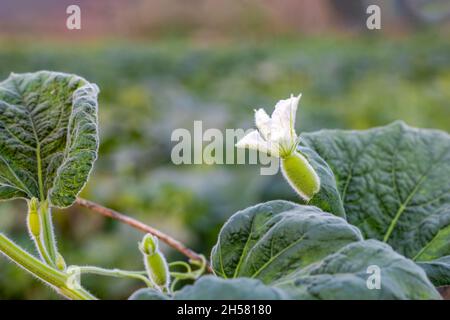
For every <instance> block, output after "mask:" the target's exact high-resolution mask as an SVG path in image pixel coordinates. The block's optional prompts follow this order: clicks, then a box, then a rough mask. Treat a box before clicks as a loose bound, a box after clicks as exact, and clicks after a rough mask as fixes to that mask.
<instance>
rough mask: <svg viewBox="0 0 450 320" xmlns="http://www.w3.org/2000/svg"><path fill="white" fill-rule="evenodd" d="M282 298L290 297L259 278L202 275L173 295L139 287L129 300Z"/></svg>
mask: <svg viewBox="0 0 450 320" xmlns="http://www.w3.org/2000/svg"><path fill="white" fill-rule="evenodd" d="M164 299H175V300H283V299H290V297H289V296H288V295H287V294H286V293H285V292H284V291H283V290H281V289H277V288H272V287H270V286H266V285H264V284H263V283H262V282H261V281H260V280H256V279H248V278H237V279H229V280H225V279H222V278H218V277H215V276H211V275H209V276H203V277H201V278H200V279H198V280H197V281H196V282H195V283H194V284H193V285H188V286H185V287H183V289H181V290H180V291H177V292H176V293H175V294H174V296H173V297H170V298H169V297H168V296H164V295H162V294H161V293H160V292H158V291H156V290H155V289H151V288H146V289H140V290H138V291H136V292H135V293H133V294H132V295H131V297H130V300H164Z"/></svg>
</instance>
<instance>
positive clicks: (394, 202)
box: [302, 122, 450, 278]
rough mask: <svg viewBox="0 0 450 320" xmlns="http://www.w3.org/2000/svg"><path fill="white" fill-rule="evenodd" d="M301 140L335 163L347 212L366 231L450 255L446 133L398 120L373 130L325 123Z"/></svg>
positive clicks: (423, 255) (428, 255) (403, 248)
mask: <svg viewBox="0 0 450 320" xmlns="http://www.w3.org/2000/svg"><path fill="white" fill-rule="evenodd" d="M302 140H303V142H304V144H306V145H307V146H309V147H310V148H312V149H314V150H315V151H316V152H317V153H318V154H319V155H320V156H321V157H322V158H323V159H325V160H326V161H327V162H328V164H329V165H330V167H331V168H332V170H333V172H334V174H335V176H336V180H337V181H338V188H339V190H340V192H341V197H342V201H343V203H344V207H345V211H346V215H347V219H348V221H349V222H350V223H351V224H353V225H356V226H358V227H359V228H360V230H361V232H362V233H363V234H364V236H365V237H367V238H375V239H379V240H382V241H385V242H387V243H389V244H390V245H391V246H392V247H393V248H394V249H395V250H397V251H398V252H400V253H402V254H404V255H405V256H407V257H409V258H412V259H414V260H416V261H432V260H434V259H438V258H442V257H445V256H448V255H450V136H449V135H448V134H447V133H445V132H441V131H437V130H427V129H415V128H411V127H409V126H407V125H405V124H404V123H402V122H395V123H393V124H391V125H388V126H386V127H380V128H375V129H371V130H367V131H340V130H322V131H319V132H316V133H309V134H304V135H303V136H302ZM447 261H448V260H447ZM433 266H434V265H433V264H431V265H430V264H428V268H427V270H431V268H432V267H433ZM448 269H450V268H448ZM439 270H440V272H442V270H443V269H442V262H441V263H440V265H439ZM447 278H449V275H447Z"/></svg>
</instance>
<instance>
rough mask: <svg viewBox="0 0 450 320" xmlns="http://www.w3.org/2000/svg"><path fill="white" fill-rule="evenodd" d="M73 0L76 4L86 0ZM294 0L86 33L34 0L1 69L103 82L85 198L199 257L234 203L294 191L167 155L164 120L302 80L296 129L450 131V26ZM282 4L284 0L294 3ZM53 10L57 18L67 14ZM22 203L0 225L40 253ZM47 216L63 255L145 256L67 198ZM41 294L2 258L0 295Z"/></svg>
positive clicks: (103, 292)
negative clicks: (274, 12) (373, 22)
mask: <svg viewBox="0 0 450 320" xmlns="http://www.w3.org/2000/svg"><path fill="white" fill-rule="evenodd" d="M49 2H52V1H44V3H49ZM63 2H64V1H63ZM78 2H80V5H81V7H82V10H83V4H86V3H87V2H83V1H78ZM113 2H114V3H116V4H117V3H119V2H115V1H113ZM300 2H301V3H303V4H302V6H299V5H298V4H297V6H296V7H294V8H297V9H296V10H299V16H298V17H297V18H290V19H288V16H287V15H286V14H287V13H289V11H290V10H284V11H283V12H285V13H284V14H285V15H286V16H285V17H286V19H285V20H283V19H278V20H277V19H275V18H273V17H272V16H271V15H269V14H265V13H264V12H265V11H264V10H263V9H264V8H265V7H264V8H261V7H260V5H259V4H257V2H255V1H249V2H245V3H246V6H245V7H239V6H238V7H236V3H238V4H239V2H237V1H231V2H230V3H229V4H228V5H227V4H223V3H222V7H223V8H229V9H230V10H231V9H233V10H235V11H237V12H238V13H239V14H238V15H236V14H235V15H234V16H233V15H231V17H233V19H228V20H226V19H225V20H220V21H221V24H220V26H219V27H217V26H214V25H211V21H210V20H211V18H210V19H209V20H208V21H206V22H205V21H203V20H202V19H201V17H200V18H196V17H195V16H194V17H190V16H189V17H190V18H189V19H187V18H186V19H185V20H183V19H179V18H174V17H185V15H183V11H181V13H179V12H178V13H177V14H178V15H173V16H170V15H168V17H165V19H162V18H161V19H160V20H158V23H157V24H155V25H153V24H151V23H150V24H146V23H144V22H145V21H146V20H145V19H144V20H145V21H144V22H142V21H141V20H142V19H141V20H138V19H133V17H134V16H133V15H132V14H131V13H130V14H129V15H130V16H129V19H130V20H126V19H125V18H123V19H124V20H120V22H119V23H115V24H114V28H112V29H111V30H109V31H108V29H107V28H106V31H105V30H103V29H102V28H101V27H98V26H97V27H98V28H97V29H96V28H94V27H92V29H90V27H89V26H91V25H92V24H89V23H90V22H89V21H90V20H88V21H87V23H86V25H87V27H85V28H83V29H82V31H80V32H79V33H78V34H73V33H71V31H67V30H63V28H62V29H61V28H59V29H55V30H53V29H51V28H50V29H49V28H47V24H49V23H50V22H48V21H47V20H45V18H46V17H47V16H46V15H47V14H49V13H48V12H46V13H43V12H41V13H40V12H39V11H37V13H36V14H37V17H40V20H39V19H37V20H34V21H37V22H28V24H26V23H25V24H20V23H16V22H14V20H13V19H11V20H8V19H7V20H6V22H5V21H3V22H2V23H3V25H2V32H0V79H5V78H6V77H8V75H9V73H10V72H16V73H20V72H31V71H37V70H42V69H47V70H55V71H63V72H70V73H76V74H78V75H81V76H83V77H85V78H86V79H88V80H89V81H91V82H95V83H97V85H98V86H99V87H100V89H101V93H100V97H99V124H100V134H101V145H100V154H99V158H98V160H97V162H96V165H95V169H94V171H93V174H92V176H91V178H90V181H89V183H88V185H87V186H86V188H85V189H84V191H83V193H82V196H83V197H85V198H88V199H91V200H94V201H96V202H99V203H101V204H103V205H106V206H108V207H111V208H114V209H116V210H119V211H122V212H124V213H127V214H129V215H131V216H133V217H136V218H138V219H140V220H142V221H144V222H146V223H148V224H150V225H152V226H154V227H157V228H160V229H161V230H164V231H165V232H167V233H169V234H171V235H173V236H174V237H176V238H177V239H179V240H182V241H183V242H185V243H186V244H187V245H189V246H190V247H192V248H194V249H195V250H197V251H198V252H201V253H203V254H205V255H206V256H208V255H209V252H210V250H211V247H212V246H213V245H214V243H215V241H216V236H217V233H218V230H219V229H220V227H221V226H222V224H223V223H224V222H225V221H226V219H227V218H228V217H229V216H230V215H231V214H233V213H234V212H235V211H237V210H239V209H242V208H245V207H247V206H249V205H253V204H255V203H258V202H261V201H266V200H271V199H280V198H281V199H290V200H294V201H295V200H296V197H295V194H294V192H293V191H291V190H290V189H289V188H288V186H287V185H286V184H285V183H284V182H283V181H282V179H281V178H280V176H261V175H259V167H258V166H256V165H246V166H244V165H211V166H208V165H181V166H176V165H174V164H172V162H171V159H170V154H171V149H172V147H173V146H174V144H175V143H174V142H171V140H170V137H171V133H172V131H173V130H174V129H176V128H187V129H188V130H193V121H194V120H202V121H203V128H204V130H205V129H206V128H219V129H221V130H224V129H225V128H251V127H252V126H253V109H254V108H257V107H264V108H265V109H266V110H267V111H270V110H271V109H272V108H273V106H274V104H275V103H276V102H277V101H278V100H279V99H282V98H287V97H288V96H290V94H291V93H293V94H298V93H300V92H302V93H303V97H302V100H301V102H300V106H299V111H298V114H297V130H298V132H302V131H313V130H320V129H322V128H343V129H365V128H369V127H372V126H378V125H384V124H387V123H389V122H392V121H394V120H397V119H402V120H404V121H405V122H407V123H408V124H410V125H413V126H418V127H432V128H438V129H442V130H446V131H448V130H449V128H450V102H449V101H450V37H449V36H448V35H449V33H448V26H446V25H445V24H443V23H441V22H439V23H437V24H435V23H428V22H427V21H422V22H421V23H417V22H414V21H412V22H411V21H410V20H411V19H410V20H399V19H400V16H398V15H396V14H397V13H396V12H397V11H393V10H394V9H393V8H391V7H389V8H387V9H386V10H387V11H386V12H389V15H387V16H388V17H390V18H389V19H390V20H388V22H387V23H386V26H384V25H383V29H382V30H377V31H368V30H366V29H365V22H362V23H363V27H361V25H359V24H358V21H360V20H361V19H363V18H364V17H365V15H364V14H365V12H360V11H357V12H356V13H355V14H354V16H352V17H353V18H355V17H356V18H358V17H359V20H358V19H353V20H355V21H356V22H355V21H353V20H352V19H350V18H348V17H347V18H342V16H341V14H342V12H339V10H337V9H336V8H334V6H332V5H330V2H328V1H319V2H312V1H300ZM344 2H345V1H344ZM14 3H16V4H17V3H20V1H18V2H12V1H5V2H3V1H0V17H2V16H3V17H5V16H8V17H9V16H10V15H12V16H14V14H15V15H19V14H22V11H20V10H25V9H23V7H20V8H18V7H14ZM52 3H53V4H55V3H54V2H52ZM136 3H142V1H138V2H136ZM144 3H146V2H145V1H144ZM147 3H149V2H147ZM150 3H153V4H155V3H160V5H162V4H161V2H160V1H159V2H158V1H154V2H152V1H150ZM168 3H170V4H176V3H178V4H179V3H180V2H179V1H169V2H168ZM252 3H253V6H252V5H251V4H252ZM284 3H285V4H284V5H285V6H286V7H287V8H289V3H292V1H284ZM317 3H322V4H323V5H324V6H326V4H328V5H330V6H329V7H327V8H328V11H329V12H328V11H327V12H328V15H326V17H325V18H324V17H322V18H317V20H315V21H313V22H312V24H311V23H310V24H305V25H304V24H302V22H301V21H297V20H296V19H300V17H307V16H308V14H307V13H308V12H309V13H310V14H311V12H312V13H314V12H315V14H316V16H317V10H318V9H317V8H316V7H315V6H317ZM291 5H292V4H291ZM122 7H123V6H122ZM122 7H120V5H119V9H120V8H122ZM5 8H8V11H5ZM108 8H109V7H108ZM177 8H178V7H177ZM182 8H184V7H182ZM255 8H257V10H256V9H255ZM282 8H284V7H282ZM333 8H334V9H333ZM383 8H384V7H383ZM2 9H3V11H2ZM141 9H142V8H141ZM86 10H87V9H86ZM109 10H112V9H111V8H110V9H109ZM142 10H143V9H142ZM165 10H166V11H164V12H167V10H169V9H167V8H165ZM183 10H186V11H184V12H185V13H186V16H188V15H187V11H188V9H186V8H185V9H183ZM308 10H309V11H308ZM314 10H315V11H314ZM388 10H389V11H388ZM397 10H398V9H397ZM191 11H194V12H195V9H192V8H191V9H190V11H189V12H191ZM218 11H220V10H218ZM231 11H232V10H231ZM32 12H36V11H32ZM82 12H83V11H82ZM108 12H109V11H108ZM214 12H215V11H213V12H212V13H211V14H219V13H220V12H219V13H217V12H216V13H214ZM232 12H234V11H232ZM330 12H331V13H330ZM400 12H401V11H400ZM87 14H89V12H88V13H87ZM220 14H222V13H220ZM61 15H62V16H61V17H59V16H57V17H59V18H58V19H60V20H61V21H63V18H64V17H65V14H64V11H63V12H62V13H61ZM166 15H167V14H166ZM153 16H158V14H155V13H153ZM101 17H103V16H102V15H100V18H99V16H98V15H97V18H96V19H99V20H98V21H102V20H101V19H102V18H101ZM282 17H283V16H282ZM319 17H320V15H319ZM337 17H339V19H338V18H337ZM395 17H397V18H398V19H397V20H396V19H394V18H395ZM403 18H404V17H403ZM403 18H402V19H403ZM58 19H56V20H55V21H59V20H58ZM89 19H94V18H89ZM196 19H197V20H196ZM305 19H306V18H305ZM327 19H328V20H327ZM134 20H137V21H141V25H138V26H136V28H135V29H133V28H131V29H130V26H129V25H128V24H125V22H123V21H128V22H130V23H132V22H133V23H137V22H136V21H134ZM280 20H281V22H280ZM336 20H337V22H336ZM8 21H9V22H8ZM39 21H41V22H42V21H46V23H44V24H42V23H41V24H39V23H38V22H39ZM193 21H194V22H195V23H194V22H193ZM236 21H237V22H240V24H237V25H236ZM292 21H293V22H294V23H293V22H292ZM362 21H364V20H362ZM399 21H400V22H399ZM284 22H285V23H284ZM343 22H345V23H343ZM349 22H351V23H349ZM35 23H36V24H35ZM61 23H62V22H61ZM105 23H106V22H105ZM314 23H316V26H317V28H314ZM50 24H51V23H50ZM0 25H1V23H0ZM355 25H356V26H355ZM34 26H36V28H34ZM236 26H239V27H236ZM307 26H308V27H307ZM27 28H28V29H27ZM27 30H28V31H27ZM124 30H126V31H124ZM317 30H319V31H320V32H316V31H317ZM116 33H117V34H116ZM205 34H206V35H205ZM25 213H26V210H25V204H24V202H23V201H13V202H3V203H0V228H1V229H0V231H1V232H5V233H6V234H8V235H9V236H11V237H12V238H14V239H15V240H16V241H17V242H18V243H20V244H21V245H23V246H24V247H25V248H26V249H28V250H30V251H31V252H34V248H33V246H32V243H31V241H30V240H29V238H28V235H27V232H26V227H25ZM55 225H56V234H57V238H58V242H59V246H60V250H61V252H62V254H63V255H64V257H65V258H66V260H67V263H68V264H79V265H98V266H102V267H109V268H112V267H117V268H127V269H142V268H143V266H142V262H141V257H140V253H139V251H138V248H137V241H138V240H139V239H140V238H141V236H142V235H141V234H140V233H139V232H137V231H135V230H133V229H131V228H130V227H128V226H125V225H121V224H119V223H118V222H115V221H111V220H108V219H106V218H103V217H101V216H98V215H95V214H93V213H89V212H88V211H86V210H84V209H81V208H79V207H76V206H73V207H71V208H69V209H66V210H60V211H55ZM164 251H165V253H166V254H167V255H168V257H169V260H177V259H184V257H182V256H180V255H179V254H177V253H175V252H174V251H172V250H169V249H168V248H167V247H164ZM83 281H84V283H86V285H87V287H88V288H89V289H90V290H92V292H93V293H95V294H98V295H99V296H101V297H107V298H111V299H118V298H126V297H127V296H128V295H129V294H130V293H131V292H132V291H133V290H135V289H137V288H139V286H140V283H139V282H133V281H129V280H119V279H113V278H111V279H108V278H100V277H98V276H86V277H85V278H83ZM45 298H49V299H55V298H58V297H57V296H56V294H54V293H52V291H51V290H49V289H48V288H46V287H45V286H44V285H42V284H41V283H39V282H38V281H36V280H34V279H33V278H31V276H29V275H28V274H26V273H25V272H23V271H22V270H20V269H18V268H17V267H16V266H14V265H12V264H9V263H8V262H7V261H6V260H5V259H3V258H1V259H0V299H45Z"/></svg>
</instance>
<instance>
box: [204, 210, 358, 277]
mask: <svg viewBox="0 0 450 320" xmlns="http://www.w3.org/2000/svg"><path fill="white" fill-rule="evenodd" d="M330 230H331V231H332V232H329V231H330ZM361 239H362V237H361V234H360V232H359V230H358V229H357V228H355V227H354V226H351V225H349V224H348V223H347V222H346V221H345V220H344V219H342V218H339V217H336V216H334V215H332V214H330V213H325V212H323V211H321V210H320V209H319V208H316V207H312V206H303V205H297V204H294V203H292V202H288V201H271V202H267V203H263V204H258V205H256V206H254V207H250V208H247V209H245V210H242V211H239V212H237V213H236V214H234V215H233V216H232V217H231V218H230V219H229V220H228V222H227V223H226V224H225V225H224V226H223V228H222V230H221V232H220V235H219V241H218V243H217V245H216V246H215V247H214V248H213V250H212V265H213V268H214V270H215V271H216V273H217V274H219V275H221V276H222V277H225V278H236V277H250V278H258V279H261V280H262V281H263V282H265V283H270V282H271V281H273V280H274V279H276V278H279V277H282V276H283V275H285V274H287V273H289V272H291V271H293V270H296V269H298V268H300V267H305V266H307V265H309V264H311V263H313V262H316V261H318V260H320V259H322V258H324V257H325V256H327V255H328V254H330V253H333V252H335V251H336V250H338V249H339V248H341V247H342V246H344V245H345V244H347V243H350V242H353V241H358V240H361Z"/></svg>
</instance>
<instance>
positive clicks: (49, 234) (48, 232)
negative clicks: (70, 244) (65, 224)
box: [39, 201, 58, 265]
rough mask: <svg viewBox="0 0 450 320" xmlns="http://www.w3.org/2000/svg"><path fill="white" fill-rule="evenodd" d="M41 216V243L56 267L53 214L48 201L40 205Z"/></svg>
mask: <svg viewBox="0 0 450 320" xmlns="http://www.w3.org/2000/svg"><path fill="white" fill-rule="evenodd" d="M39 215H40V218H41V223H42V233H41V239H40V240H41V241H42V245H43V247H44V248H45V250H46V251H47V253H48V256H49V258H50V261H51V264H52V265H56V254H57V252H58V251H57V249H56V240H55V234H54V231H53V222H52V213H51V209H50V207H49V206H48V202H47V201H42V202H41V203H40V208H39Z"/></svg>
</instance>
